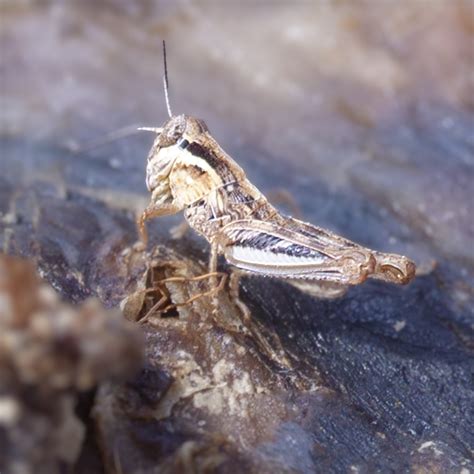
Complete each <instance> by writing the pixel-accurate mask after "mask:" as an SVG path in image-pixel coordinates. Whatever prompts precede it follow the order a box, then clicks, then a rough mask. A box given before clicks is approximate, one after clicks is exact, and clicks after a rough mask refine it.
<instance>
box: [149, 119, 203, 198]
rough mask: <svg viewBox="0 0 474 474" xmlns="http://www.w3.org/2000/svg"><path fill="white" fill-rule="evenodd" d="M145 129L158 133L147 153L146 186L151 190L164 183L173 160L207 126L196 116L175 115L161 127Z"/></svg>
mask: <svg viewBox="0 0 474 474" xmlns="http://www.w3.org/2000/svg"><path fill="white" fill-rule="evenodd" d="M146 130H151V131H154V132H155V133H157V134H158V136H157V137H156V139H155V141H154V143H153V146H152V147H151V150H150V153H149V154H148V160H147V167H146V184H147V188H148V190H149V191H150V192H153V191H155V190H156V189H157V188H159V187H160V186H162V185H163V184H164V181H165V180H166V179H167V177H168V176H169V173H170V172H171V169H172V167H173V164H174V162H175V161H176V159H178V158H179V156H180V155H181V154H182V153H183V151H184V150H185V149H186V147H187V146H188V145H189V143H192V142H193V141H195V139H196V138H197V137H198V136H199V135H200V134H202V133H205V132H207V127H206V124H205V123H204V122H203V121H202V120H199V119H197V118H194V117H190V116H188V115H176V116H173V117H171V118H170V119H169V120H167V121H166V122H165V123H164V125H163V127H162V128H156V129H146ZM165 188H166V186H165ZM164 190H165V189H164Z"/></svg>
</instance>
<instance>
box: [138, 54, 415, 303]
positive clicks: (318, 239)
mask: <svg viewBox="0 0 474 474" xmlns="http://www.w3.org/2000/svg"><path fill="white" fill-rule="evenodd" d="M164 87H165V96H166V104H167V108H168V114H169V119H168V120H167V121H166V122H165V123H164V125H163V126H162V127H160V128H145V129H144V130H150V131H153V132H154V133H156V134H157V137H156V139H155V142H154V143H153V146H152V148H151V150H150V153H149V155H148V161H147V168H146V184H147V187H148V190H149V191H150V192H151V199H150V203H149V205H148V207H147V208H146V209H145V211H144V212H143V214H142V215H141V218H140V220H139V227H140V231H141V233H142V236H143V238H144V239H146V231H145V222H146V221H147V220H148V219H150V218H153V217H159V216H166V215H170V214H176V213H178V212H181V211H182V212H183V213H184V216H185V219H186V221H187V222H188V224H189V226H190V227H191V228H192V229H194V230H195V231H197V232H198V233H199V234H201V235H202V236H204V237H205V238H206V239H207V241H208V242H209V244H210V245H211V257H210V263H209V272H210V273H211V274H215V272H216V271H217V259H218V256H219V255H223V256H224V257H225V259H226V260H227V262H228V263H230V264H231V265H232V266H233V267H235V268H236V269H238V270H239V271H241V272H245V273H252V274H257V275H265V276H270V277H277V278H282V279H285V280H286V281H288V282H289V283H291V284H293V285H294V286H296V287H298V288H301V289H303V290H305V291H307V292H310V293H311V294H313V295H317V296H326V297H333V296H338V295H340V294H342V293H343V292H344V291H345V290H346V289H347V288H348V286H350V285H357V284H360V283H362V282H364V281H365V280H366V279H367V278H376V279H379V280H383V281H386V282H390V283H397V284H405V283H408V282H409V281H410V280H412V279H413V278H414V276H415V264H414V263H413V262H412V261H411V260H409V259H408V258H407V257H404V256H402V255H395V254H389V253H383V252H379V251H376V250H371V249H368V248H365V247H363V246H361V245H358V244H356V243H354V242H352V241H350V240H348V239H346V238H344V237H341V236H339V235H336V234H335V233H333V232H330V231H328V230H325V229H322V228H320V227H316V226H314V225H312V224H308V223H306V222H302V221H300V220H297V219H294V218H292V217H289V216H285V215H282V214H281V213H280V212H279V211H278V210H277V209H276V208H275V207H273V206H272V205H271V204H270V203H269V202H268V201H267V199H266V198H265V196H264V195H263V194H262V193H261V192H260V191H259V190H258V189H257V188H256V187H255V186H254V185H253V184H252V183H250V181H249V180H248V179H247V177H246V175H245V173H244V171H243V170H242V168H241V167H240V166H239V165H238V164H237V163H236V162H235V161H234V160H233V159H232V158H231V157H230V156H229V155H228V154H227V153H226V152H225V151H224V150H223V149H222V148H221V147H220V145H219V144H218V143H217V141H216V140H215V139H214V138H213V137H212V135H211V134H210V132H209V130H208V128H207V126H206V124H205V123H204V122H203V121H202V120H200V119H197V118H194V117H190V116H187V115H177V116H174V115H173V114H172V112H171V108H170V106H169V98H168V79H167V71H166V52H165V75H164ZM232 281H233V282H234V284H235V285H238V280H237V278H233V280H232ZM235 285H234V286H235ZM237 287H238V286H237Z"/></svg>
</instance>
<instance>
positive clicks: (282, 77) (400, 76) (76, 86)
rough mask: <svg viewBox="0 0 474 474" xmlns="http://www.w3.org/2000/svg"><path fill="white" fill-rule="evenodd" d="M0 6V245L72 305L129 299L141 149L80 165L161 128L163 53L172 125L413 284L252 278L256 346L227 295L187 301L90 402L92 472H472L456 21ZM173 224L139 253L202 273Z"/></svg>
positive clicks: (467, 66) (294, 11) (454, 8)
mask: <svg viewBox="0 0 474 474" xmlns="http://www.w3.org/2000/svg"><path fill="white" fill-rule="evenodd" d="M2 9H3V11H2V31H1V33H0V35H1V36H0V39H1V58H0V60H1V62H2V64H1V68H0V73H1V74H2V83H1V87H2V91H1V100H2V104H1V105H2V108H1V117H0V118H1V122H0V127H1V128H0V131H1V137H0V138H1V159H0V213H1V214H0V231H1V232H0V244H1V246H2V248H3V250H4V251H5V252H7V253H11V254H20V255H23V256H28V257H32V258H35V260H36V262H37V264H38V266H39V268H40V269H41V271H42V274H43V275H44V277H45V278H46V279H47V280H48V281H49V282H50V283H51V284H52V285H53V286H54V287H55V288H56V289H57V290H59V291H60V293H61V294H62V296H63V297H64V298H66V299H67V300H69V301H71V302H80V301H82V300H83V299H85V298H86V297H87V296H90V295H97V296H98V297H99V298H100V299H101V300H102V301H103V302H104V303H105V304H106V305H109V306H117V305H119V303H120V301H122V299H123V298H124V297H125V296H127V295H128V296H129V295H130V294H134V292H136V291H137V285H138V284H139V283H140V282H143V280H142V279H143V272H144V271H145V265H146V254H144V253H140V252H138V251H135V250H132V247H133V244H134V242H135V241H136V239H137V234H136V229H135V225H134V219H135V216H136V214H137V212H139V211H140V210H141V209H143V207H144V206H145V205H146V202H147V194H146V190H145V187H144V183H143V181H144V168H145V162H144V160H145V157H146V155H147V151H148V150H147V148H148V147H149V145H150V142H151V137H147V136H146V135H145V136H132V137H128V138H126V139H123V140H120V141H115V142H113V143H109V144H108V145H106V146H102V147H100V148H94V147H87V146H85V147H84V146H83V145H84V144H94V143H97V142H98V141H101V139H102V138H103V137H104V136H106V134H107V133H108V132H110V131H113V130H117V129H119V128H121V127H123V126H128V125H131V124H141V125H160V124H161V122H162V121H163V120H164V119H165V117H166V110H165V106H164V101H163V93H162V90H161V79H160V75H161V66H160V61H161V58H160V42H161V39H162V38H166V39H167V40H168V48H169V49H168V56H169V57H168V59H169V72H170V81H171V90H170V93H171V101H172V108H173V111H175V112H177V113H181V112H185V113H188V114H192V115H196V116H198V117H201V118H203V119H205V121H206V122H207V124H208V126H209V128H210V129H211V131H212V132H213V134H214V136H215V137H216V138H217V140H218V141H219V142H220V143H221V144H222V146H223V147H224V148H225V149H226V150H227V151H229V152H230V153H231V154H232V155H233V156H234V157H235V158H236V159H237V160H238V161H239V163H240V164H241V165H242V166H243V167H244V168H245V169H246V170H247V172H248V175H249V177H250V178H251V180H252V181H253V182H254V183H255V184H256V185H258V186H259V187H260V188H261V189H262V190H263V191H264V192H266V193H271V192H272V191H275V190H278V189H281V188H283V189H285V190H286V191H288V192H289V193H290V194H291V195H292V196H294V198H295V200H296V201H297V203H298V204H299V206H300V207H301V212H302V216H303V218H304V219H305V220H308V221H310V222H314V223H316V224H318V225H322V226H326V227H328V228H331V229H334V230H337V231H338V232H340V233H341V234H343V235H345V236H347V237H349V238H351V239H353V240H356V241H358V242H360V243H362V244H364V245H366V246H370V247H372V248H377V249H380V250H384V251H390V252H399V253H403V254H406V255H408V256H409V257H411V258H413V259H414V260H415V261H416V262H417V263H418V265H419V267H420V268H421V269H422V270H423V271H422V272H421V273H422V274H421V275H420V276H419V277H418V278H417V279H416V280H415V281H414V282H413V283H412V284H411V285H409V286H408V287H405V288H398V287H397V288H395V287H392V286H389V285H385V284H380V283H377V282H370V283H367V284H365V285H363V286H361V287H357V288H354V289H352V290H351V291H350V292H349V293H348V294H347V295H345V296H344V297H342V298H340V299H337V300H332V301H318V300H315V299H313V298H311V297H309V296H306V295H304V294H302V293H300V292H298V291H297V290H296V289H294V288H291V287H289V286H288V285H286V284H284V283H281V282H277V281H272V280H269V279H264V278H248V279H246V280H245V281H244V282H243V283H242V296H243V299H244V300H245V301H246V302H247V303H248V305H249V307H250V308H251V311H252V316H253V321H254V323H253V324H254V327H253V328H251V330H250V332H246V331H249V330H248V329H247V330H246V329H245V328H242V329H240V328H239V324H240V323H239V319H238V318H239V313H238V311H237V309H236V308H235V305H234V304H233V302H232V301H231V300H230V299H229V297H228V295H227V294H226V292H223V293H222V294H221V295H220V298H221V299H220V304H221V308H222V311H221V312H220V313H221V317H220V318H217V320H216V318H213V317H212V315H211V314H209V313H210V312H209V308H206V300H205V299H203V300H202V301H198V302H197V303H196V304H195V305H193V307H191V308H183V309H181V310H179V311H177V312H174V313H173V312H171V313H170V314H167V317H165V318H160V319H158V318H154V319H151V320H149V322H148V324H145V325H144V328H145V331H146V334H147V343H146V351H147V366H146V367H145V368H144V370H143V373H142V374H141V375H140V376H139V377H138V378H136V379H135V380H130V381H129V383H128V384H126V385H112V384H104V385H103V386H102V387H101V388H100V390H99V392H98V396H97V401H96V406H95V410H94V412H93V416H94V420H95V424H96V432H95V434H94V436H96V437H97V439H98V440H99V442H100V445H101V453H102V458H101V459H102V461H101V462H102V463H103V465H104V466H105V467H106V469H107V470H108V471H110V472H113V471H114V470H117V469H119V468H122V470H123V472H157V471H160V470H161V471H160V472H163V471H165V472H166V470H167V471H168V472H186V470H188V471H189V472H193V469H194V470H197V471H201V472H202V471H206V470H207V471H211V472H219V471H220V472H229V471H230V472H243V471H245V472H303V473H310V472H351V471H352V472H374V471H375V472H440V473H441V472H443V473H444V472H455V473H461V472H462V473H463V474H466V473H467V472H472V471H473V470H474V462H473V446H474V435H473V431H472V426H473V425H474V415H473V412H472V407H473V406H474V389H473V381H472V376H473V369H474V359H473V347H474V342H473V330H474V290H473V287H474V251H473V243H472V242H473V238H474V227H473V226H474V220H473V219H472V215H473V202H474V199H473V193H474V190H473V184H472V183H473V182H474V179H473V178H474V171H473V168H474V135H473V129H474V114H473V109H474V103H473V97H474V94H473V90H474V89H473V83H472V67H473V62H474V50H473V42H474V38H473V36H474V21H473V18H474V14H473V9H474V4H473V2H472V1H471V0H466V1H456V2H443V1H432V2H431V3H430V7H429V8H426V2H404V3H403V4H402V5H400V4H396V5H395V4H393V5H391V4H389V3H387V2H362V4H361V5H359V4H357V5H356V4H349V3H345V2H337V3H317V4H315V5H311V4H309V3H303V2H302V3H298V4H296V5H293V4H292V5H285V4H278V5H273V6H272V8H269V7H268V5H265V4H261V5H259V6H255V5H252V6H250V4H248V5H247V6H245V7H239V6H237V4H236V3H231V2H229V3H219V4H217V3H209V2H205V3H200V2H182V3H181V2H173V3H170V2H151V1H150V2H148V1H143V2H128V1H114V2H112V1H105V0H102V1H100V2H79V1H75V2H60V1H49V2H43V3H38V2H33V1H31V2H30V1H21V2H18V1H15V2H13V1H7V2H2ZM78 148H79V152H77V150H78ZM470 217H471V218H470ZM176 222H179V220H176V219H173V218H170V219H162V220H159V221H157V222H154V223H152V224H151V225H150V232H151V234H152V236H153V238H152V242H151V244H150V248H149V249H148V251H149V252H153V251H154V250H153V248H154V247H155V246H156V245H157V244H158V243H159V244H160V245H161V246H162V247H160V248H161V249H164V250H163V253H161V254H160V255H161V257H162V258H161V257H160V259H158V260H159V261H158V264H159V265H163V264H166V263H167V262H168V263H169V261H170V259H171V261H172V262H174V265H175V266H176V265H177V267H176V268H175V267H173V266H172V268H171V270H173V268H174V270H176V269H177V270H178V272H179V271H181V270H182V268H185V269H186V271H187V272H189V274H192V275H195V274H198V273H199V271H202V270H203V269H204V268H205V261H206V253H205V252H206V244H205V242H202V241H201V240H199V239H197V238H196V237H195V236H193V235H192V234H188V235H186V236H185V237H184V238H183V239H181V240H172V239H170V238H169V229H170V226H171V225H173V224H175V223H176ZM134 252H136V254H135V253H134ZM176 262H178V263H176ZM182 265H184V267H183V266H182ZM166 268H168V267H166ZM222 268H224V266H222ZM168 270H169V268H168ZM174 270H173V271H174ZM191 286H192V285H191ZM183 288H184V287H183V286H179V285H178V286H174V287H171V286H170V287H169V288H168V291H169V293H170V296H171V298H172V299H174V300H177V301H179V298H180V297H181V296H185V295H182V294H181V292H182V291H187V290H186V289H183ZM265 341H268V346H267V347H264V346H265ZM281 351H283V353H282V352H281ZM91 436H92V434H91ZM88 472H91V470H90V469H89V470H88Z"/></svg>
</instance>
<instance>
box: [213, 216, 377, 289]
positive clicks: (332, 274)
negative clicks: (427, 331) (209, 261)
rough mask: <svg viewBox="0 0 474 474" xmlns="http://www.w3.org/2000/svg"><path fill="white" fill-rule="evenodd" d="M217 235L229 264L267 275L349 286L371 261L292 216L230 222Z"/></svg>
mask: <svg viewBox="0 0 474 474" xmlns="http://www.w3.org/2000/svg"><path fill="white" fill-rule="evenodd" d="M221 237H222V239H221V247H222V248H223V251H224V255H225V257H226V259H227V260H228V261H229V263H231V264H233V265H235V266H236V267H238V268H241V269H243V270H247V271H250V272H256V273H260V274H265V275H268V276H277V277H280V278H287V279H293V280H295V279H296V280H297V279H306V280H315V281H325V282H333V283H338V284H341V285H351V284H358V283H361V282H362V281H364V280H365V279H366V278H367V276H368V275H369V274H370V273H372V272H373V270H374V266H375V258H374V256H373V255H372V253H371V251H369V250H368V249H365V248H364V247H360V246H358V245H357V244H355V243H353V242H351V241H350V240H347V239H344V238H342V237H339V236H338V235H336V234H333V233H331V232H329V231H326V230H324V229H321V228H319V227H315V226H312V225H310V224H306V223H304V222H300V221H298V220H296V219H292V218H283V219H282V220H279V221H278V222H277V223H275V222H265V221H255V220H250V219H248V220H246V219H245V220H239V221H234V222H231V223H229V224H228V225H226V226H224V227H223V229H222V230H221Z"/></svg>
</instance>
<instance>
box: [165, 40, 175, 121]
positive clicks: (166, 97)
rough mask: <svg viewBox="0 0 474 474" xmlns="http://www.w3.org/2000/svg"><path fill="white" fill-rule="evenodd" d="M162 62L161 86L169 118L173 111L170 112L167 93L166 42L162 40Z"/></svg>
mask: <svg viewBox="0 0 474 474" xmlns="http://www.w3.org/2000/svg"><path fill="white" fill-rule="evenodd" d="M163 63H164V66H165V74H164V76H163V86H164V88H165V99H166V108H167V109H168V115H169V116H170V118H171V117H172V116H173V113H172V112H171V106H170V98H169V95H168V88H169V84H168V64H167V62H166V42H165V40H163Z"/></svg>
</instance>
